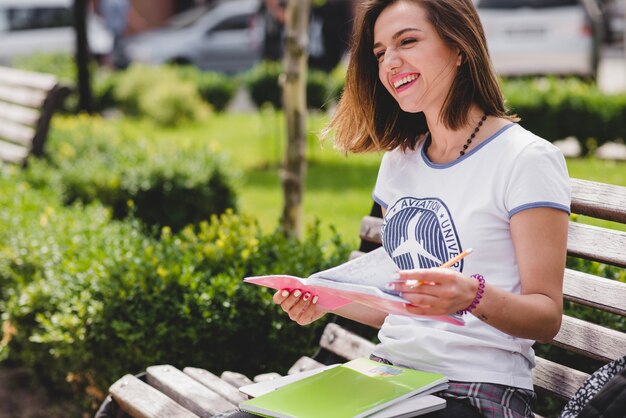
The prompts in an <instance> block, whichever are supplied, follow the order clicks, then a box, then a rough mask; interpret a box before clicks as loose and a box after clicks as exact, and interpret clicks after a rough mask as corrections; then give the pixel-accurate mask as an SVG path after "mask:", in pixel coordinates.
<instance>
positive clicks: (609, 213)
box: [97, 179, 626, 418]
mask: <svg viewBox="0 0 626 418" xmlns="http://www.w3.org/2000/svg"><path fill="white" fill-rule="evenodd" d="M572 186H573V201H572V212H573V213H576V214H580V215H585V216H589V217H594V218H598V219H605V220H609V221H613V222H616V223H618V224H621V225H622V226H623V225H624V224H626V187H619V186H612V185H608V184H602V183H596V182H590V181H585V180H577V179H572ZM611 225H616V224H611ZM380 226H381V219H380V218H377V217H372V216H367V217H365V218H364V219H363V222H362V224H361V231H360V236H361V239H362V240H363V241H362V247H367V246H368V245H367V243H373V245H370V247H372V246H374V247H375V246H376V245H380V239H381V236H380ZM568 253H569V255H570V256H572V257H576V258H581V259H584V260H593V261H598V262H601V263H605V264H610V265H613V266H618V267H620V268H625V267H626V232H623V231H619V230H615V229H611V228H600V227H595V226H589V225H585V224H582V223H578V222H570V227H569V236H568ZM564 295H565V300H566V301H569V302H572V303H575V304H577V305H584V306H588V307H590V308H592V309H594V310H598V311H603V312H609V313H611V314H615V315H618V316H619V317H624V316H626V283H622V282H618V281H615V280H610V279H605V278H601V277H597V276H593V275H590V274H588V273H584V272H580V271H576V270H570V269H567V270H566V272H565V282H564ZM285 320H288V319H287V318H286V319H285ZM340 321H344V322H345V323H349V321H346V320H343V319H340V320H339V321H337V322H340ZM362 327H363V326H362ZM365 328H367V329H369V330H370V331H375V330H373V329H371V328H368V327H365ZM361 329H363V328H361ZM368 334H369V336H371V335H373V333H372V332H369V333H368ZM551 344H552V345H554V346H557V347H560V348H562V349H565V350H566V351H567V352H570V353H576V354H578V355H581V356H582V358H583V359H590V360H594V361H599V362H600V364H603V363H608V362H609V361H611V360H613V359H617V358H620V357H622V356H624V355H626V333H625V332H624V330H623V329H621V330H615V329H610V328H606V327H603V326H600V325H596V324H593V323H590V322H586V321H583V320H580V319H577V318H574V317H572V316H568V315H564V317H563V325H562V326H561V330H560V331H559V333H558V335H557V336H556V337H555V338H554V340H553V341H552V342H551ZM373 346H374V345H373V343H372V342H371V341H370V339H368V338H363V337H362V336H361V335H359V334H358V333H355V332H352V331H349V330H348V329H346V328H345V327H342V326H340V325H338V323H329V324H328V325H327V326H326V328H325V330H324V333H323V335H322V337H321V340H320V352H318V354H316V356H315V358H309V357H302V358H300V359H299V360H298V361H297V362H296V363H295V364H294V365H293V366H292V367H291V368H290V369H289V374H291V373H295V372H299V371H304V370H308V369H311V368H315V367H320V366H322V364H323V363H326V364H328V363H329V362H334V361H336V359H343V360H350V359H353V358H356V357H366V356H368V355H369V353H370V352H371V350H372V347H373ZM594 364H595V363H594ZM276 376H278V375H277V374H275V373H274V374H273V373H269V374H264V375H259V376H256V377H254V378H253V379H252V380H251V379H249V378H247V377H246V376H243V375H241V374H239V373H234V372H224V373H222V374H221V375H220V376H219V377H218V376H216V375H214V374H213V373H211V372H210V371H208V370H202V369H197V368H193V367H186V368H184V369H183V370H182V371H181V370H178V369H176V368H174V367H172V366H170V365H157V366H152V367H149V368H148V369H147V372H146V373H145V375H144V376H140V377H136V376H133V375H126V376H124V377H122V378H121V379H119V380H118V381H117V382H115V383H114V384H113V385H112V386H111V387H110V396H111V397H112V399H113V400H114V402H112V404H117V405H119V406H120V407H121V409H122V410H123V411H125V412H126V413H128V414H129V415H130V416H132V417H196V416H200V417H210V416H213V415H215V414H217V413H220V412H222V411H226V410H229V409H233V408H235V406H236V405H237V403H238V402H240V401H241V400H243V399H244V396H243V395H242V394H241V393H240V392H238V391H237V388H238V387H241V386H242V385H244V384H248V383H250V382H251V381H256V382H258V381H262V380H266V379H271V378H274V377H276ZM588 376H589V375H588V374H587V373H585V372H583V371H580V370H577V369H575V368H572V367H570V366H568V365H565V364H559V363H555V362H553V361H550V360H547V359H544V358H541V357H537V367H536V368H535V369H534V372H533V378H534V383H535V388H536V390H537V393H538V395H539V396H543V395H545V394H551V395H553V396H557V397H559V398H562V399H568V398H570V397H571V396H572V395H573V394H574V393H575V391H576V390H577V389H578V387H580V386H581V385H582V383H583V382H584V381H585V379H586V378H587V377H588ZM103 405H104V404H103ZM113 416H117V415H112V414H108V415H107V414H106V412H103V413H102V414H101V415H99V416H98V415H97V417H98V418H105V417H113ZM124 416H125V415H124Z"/></svg>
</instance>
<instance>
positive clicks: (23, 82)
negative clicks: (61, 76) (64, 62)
mask: <svg viewBox="0 0 626 418" xmlns="http://www.w3.org/2000/svg"><path fill="white" fill-rule="evenodd" d="M57 82H58V81H57V78H56V77H55V76H54V75H52V74H44V73H37V72H33V71H25V70H18V69H16V68H10V67H0V85H2V84H8V85H12V86H23V87H28V88H35V89H39V90H46V91H47V90H51V89H52V88H53V87H54V86H55V85H56V84H57Z"/></svg>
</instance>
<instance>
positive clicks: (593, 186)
mask: <svg viewBox="0 0 626 418" xmlns="http://www.w3.org/2000/svg"><path fill="white" fill-rule="evenodd" d="M571 183H572V212H574V213H578V214H581V215H586V216H591V217H593V218H599V219H606V220H610V221H615V222H621V223H626V205H624V202H626V187H623V186H616V185H613V184H604V183H598V182H595V181H589V180H582V179H571Z"/></svg>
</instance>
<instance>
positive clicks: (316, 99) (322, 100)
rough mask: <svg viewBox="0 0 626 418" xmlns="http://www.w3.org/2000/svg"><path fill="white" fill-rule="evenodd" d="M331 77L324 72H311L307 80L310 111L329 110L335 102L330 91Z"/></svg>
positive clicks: (307, 99)
mask: <svg viewBox="0 0 626 418" xmlns="http://www.w3.org/2000/svg"><path fill="white" fill-rule="evenodd" d="M329 80H330V79H329V76H328V74H326V73H325V72H323V71H309V73H308V75H307V80H306V103H307V108H309V109H322V110H323V109H327V108H328V105H329V104H330V103H331V102H332V101H333V100H334V98H333V97H332V96H331V91H330V89H329Z"/></svg>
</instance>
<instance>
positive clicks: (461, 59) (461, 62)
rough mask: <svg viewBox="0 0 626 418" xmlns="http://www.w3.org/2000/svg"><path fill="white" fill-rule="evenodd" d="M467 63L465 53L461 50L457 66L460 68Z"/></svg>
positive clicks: (457, 58)
mask: <svg viewBox="0 0 626 418" xmlns="http://www.w3.org/2000/svg"><path fill="white" fill-rule="evenodd" d="M464 62H465V54H464V53H463V51H461V50H459V53H458V54H457V57H456V66H457V67H460V66H461V64H463V63H464Z"/></svg>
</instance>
